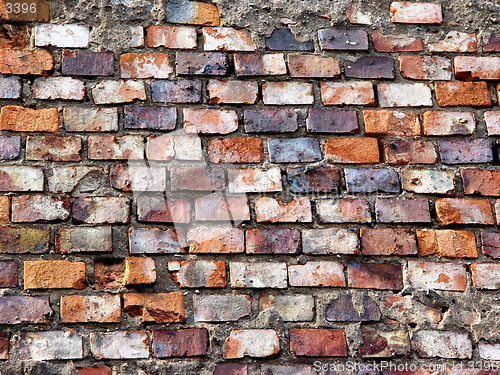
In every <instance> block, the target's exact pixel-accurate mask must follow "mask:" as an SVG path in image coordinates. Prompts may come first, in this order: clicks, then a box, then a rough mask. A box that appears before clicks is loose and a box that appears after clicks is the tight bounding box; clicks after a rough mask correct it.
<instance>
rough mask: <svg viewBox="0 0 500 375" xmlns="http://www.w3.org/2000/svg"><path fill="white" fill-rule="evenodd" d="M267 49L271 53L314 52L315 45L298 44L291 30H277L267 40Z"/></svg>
mask: <svg viewBox="0 0 500 375" xmlns="http://www.w3.org/2000/svg"><path fill="white" fill-rule="evenodd" d="M266 48H267V49H268V50H270V51H311V52H312V51H314V43H313V42H312V41H309V42H304V43H301V42H297V40H296V39H295V37H294V36H293V34H292V32H291V31H290V30H289V29H276V30H274V31H273V32H272V34H271V36H270V37H269V38H266Z"/></svg>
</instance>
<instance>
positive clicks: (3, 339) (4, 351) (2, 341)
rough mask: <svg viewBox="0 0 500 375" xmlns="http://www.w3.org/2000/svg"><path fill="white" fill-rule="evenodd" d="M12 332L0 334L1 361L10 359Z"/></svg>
mask: <svg viewBox="0 0 500 375" xmlns="http://www.w3.org/2000/svg"><path fill="white" fill-rule="evenodd" d="M9 339H10V332H0V359H9Z"/></svg>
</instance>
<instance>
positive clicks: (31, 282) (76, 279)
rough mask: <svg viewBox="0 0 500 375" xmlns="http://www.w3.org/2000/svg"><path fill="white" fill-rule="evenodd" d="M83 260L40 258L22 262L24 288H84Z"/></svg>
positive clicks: (85, 283) (85, 282)
mask: <svg viewBox="0 0 500 375" xmlns="http://www.w3.org/2000/svg"><path fill="white" fill-rule="evenodd" d="M86 285H87V281H86V276H85V263H84V262H70V261H68V260H41V261H25V262H24V289H25V290H26V289H84V288H85V286H86Z"/></svg>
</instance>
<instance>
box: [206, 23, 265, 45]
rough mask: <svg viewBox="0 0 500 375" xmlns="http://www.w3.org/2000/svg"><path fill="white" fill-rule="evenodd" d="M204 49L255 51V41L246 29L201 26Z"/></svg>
mask: <svg viewBox="0 0 500 375" xmlns="http://www.w3.org/2000/svg"><path fill="white" fill-rule="evenodd" d="M202 31H203V44H204V48H205V51H255V50H256V49H257V47H256V45H255V42H254V41H253V39H252V36H251V34H250V32H249V31H248V30H236V29H233V28H231V27H205V28H203V30H202Z"/></svg>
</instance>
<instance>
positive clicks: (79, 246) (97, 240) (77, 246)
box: [55, 227, 113, 254]
mask: <svg viewBox="0 0 500 375" xmlns="http://www.w3.org/2000/svg"><path fill="white" fill-rule="evenodd" d="M55 248H56V252H58V253H61V254H66V253H81V252H99V253H101V252H111V251H113V244H112V233H111V227H93V228H88V227H61V228H58V231H57V234H56V239H55Z"/></svg>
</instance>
